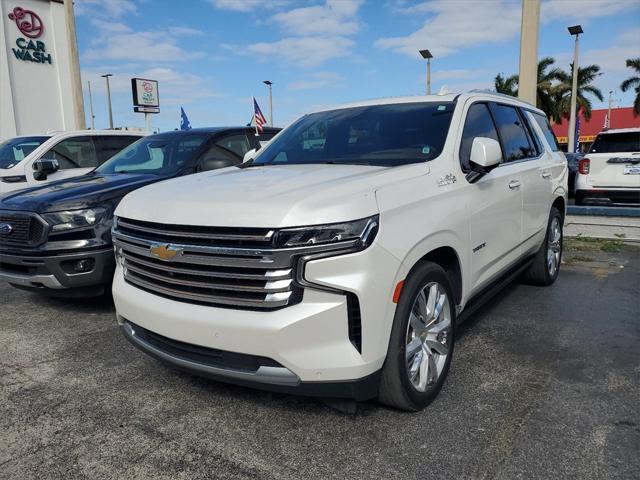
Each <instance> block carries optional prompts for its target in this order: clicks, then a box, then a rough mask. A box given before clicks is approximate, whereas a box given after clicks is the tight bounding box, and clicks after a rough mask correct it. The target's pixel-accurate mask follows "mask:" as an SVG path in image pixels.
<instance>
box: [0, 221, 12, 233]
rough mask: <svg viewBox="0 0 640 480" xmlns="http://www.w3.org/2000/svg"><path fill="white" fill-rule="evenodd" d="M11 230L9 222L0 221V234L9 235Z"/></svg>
mask: <svg viewBox="0 0 640 480" xmlns="http://www.w3.org/2000/svg"><path fill="white" fill-rule="evenodd" d="M11 232H13V227H12V226H11V224H10V223H0V235H9V234H10V233H11Z"/></svg>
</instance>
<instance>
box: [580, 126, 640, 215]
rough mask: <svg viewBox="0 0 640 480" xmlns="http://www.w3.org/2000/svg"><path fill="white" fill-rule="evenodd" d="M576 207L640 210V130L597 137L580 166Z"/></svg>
mask: <svg viewBox="0 0 640 480" xmlns="http://www.w3.org/2000/svg"><path fill="white" fill-rule="evenodd" d="M576 204H577V205H615V206H629V207H630V206H636V207H637V206H640V128H622V129H616V130H605V131H602V132H600V133H599V134H598V136H597V137H596V139H595V141H594V142H593V144H592V145H591V148H590V149H589V153H588V154H587V156H586V157H584V158H582V159H580V161H579V162H578V173H577V175H576Z"/></svg>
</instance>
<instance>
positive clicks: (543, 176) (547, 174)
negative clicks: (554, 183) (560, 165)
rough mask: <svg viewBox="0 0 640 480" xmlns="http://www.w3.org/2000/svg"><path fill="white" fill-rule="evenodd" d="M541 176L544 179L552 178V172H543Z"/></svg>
mask: <svg viewBox="0 0 640 480" xmlns="http://www.w3.org/2000/svg"><path fill="white" fill-rule="evenodd" d="M540 175H542V178H551V172H550V171H549V170H543V171H542V173H541V174H540Z"/></svg>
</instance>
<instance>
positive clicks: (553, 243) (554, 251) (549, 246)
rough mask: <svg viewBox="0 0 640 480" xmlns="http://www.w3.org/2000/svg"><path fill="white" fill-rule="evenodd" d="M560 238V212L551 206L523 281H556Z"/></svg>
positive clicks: (558, 267)
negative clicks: (537, 247)
mask: <svg viewBox="0 0 640 480" xmlns="http://www.w3.org/2000/svg"><path fill="white" fill-rule="evenodd" d="M562 238H563V234H562V214H561V213H560V211H559V210H558V209H557V208H556V207H551V212H550V213H549V221H548V222H547V233H546V235H545V237H544V242H543V243H542V245H541V246H540V250H538V253H536V256H535V258H534V259H533V263H532V264H531V266H530V267H529V269H528V270H527V271H526V272H525V274H524V278H523V279H524V281H525V283H528V284H531V285H540V286H548V285H551V284H552V283H553V282H555V281H556V278H558V273H559V272H560V262H561V261H562Z"/></svg>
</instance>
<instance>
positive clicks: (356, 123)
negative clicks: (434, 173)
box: [253, 102, 453, 166]
mask: <svg viewBox="0 0 640 480" xmlns="http://www.w3.org/2000/svg"><path fill="white" fill-rule="evenodd" d="M452 112H453V103H451V102H443V103H405V104H396V105H372V106H367V107H353V108H344V109H339V110H330V111H327V112H318V113H313V114H310V115H306V116H304V117H302V118H300V119H299V120H297V121H296V122H295V123H294V124H292V125H291V126H290V127H288V128H287V129H286V130H285V131H283V132H282V133H281V134H280V135H279V136H278V137H277V138H274V139H273V140H272V141H271V143H270V144H269V145H267V146H266V147H265V148H264V150H263V151H262V153H261V154H260V155H259V156H258V157H257V158H256V160H255V161H254V163H253V164H254V165H264V164H300V163H303V164H304V163H348V164H366V165H381V166H395V165H404V164H407V163H416V162H425V161H427V160H431V159H434V158H436V157H437V156H438V155H440V153H441V152H442V148H443V146H444V143H445V140H446V138H447V132H448V131H449V124H450V123H451V115H452Z"/></svg>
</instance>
